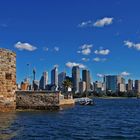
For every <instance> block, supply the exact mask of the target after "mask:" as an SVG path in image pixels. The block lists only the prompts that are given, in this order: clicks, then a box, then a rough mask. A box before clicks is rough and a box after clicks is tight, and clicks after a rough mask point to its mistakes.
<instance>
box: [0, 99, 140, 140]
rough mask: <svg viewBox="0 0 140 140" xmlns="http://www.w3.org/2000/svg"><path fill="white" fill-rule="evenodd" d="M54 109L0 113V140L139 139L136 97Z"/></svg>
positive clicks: (139, 104) (139, 102) (139, 101)
mask: <svg viewBox="0 0 140 140" xmlns="http://www.w3.org/2000/svg"><path fill="white" fill-rule="evenodd" d="M95 103H96V105H95V106H80V105H75V106H73V107H68V108H64V109H63V110H60V111H56V112H47V111H32V112H27V111H19V112H13V113H0V140H92V139H93V140H140V99H95Z"/></svg>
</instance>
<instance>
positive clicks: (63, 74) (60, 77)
mask: <svg viewBox="0 0 140 140" xmlns="http://www.w3.org/2000/svg"><path fill="white" fill-rule="evenodd" d="M65 80H66V72H61V73H59V75H58V86H59V87H62V85H63V82H64V81H65Z"/></svg>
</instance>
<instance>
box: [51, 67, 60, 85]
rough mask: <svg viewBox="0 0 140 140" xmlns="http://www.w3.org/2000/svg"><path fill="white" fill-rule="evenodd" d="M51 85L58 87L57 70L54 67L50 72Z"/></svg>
mask: <svg viewBox="0 0 140 140" xmlns="http://www.w3.org/2000/svg"><path fill="white" fill-rule="evenodd" d="M51 85H54V86H56V87H58V68H57V67H54V69H52V71H51Z"/></svg>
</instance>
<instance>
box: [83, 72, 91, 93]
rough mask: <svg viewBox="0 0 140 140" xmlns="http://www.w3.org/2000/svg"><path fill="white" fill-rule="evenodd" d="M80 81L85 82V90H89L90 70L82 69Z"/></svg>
mask: <svg viewBox="0 0 140 140" xmlns="http://www.w3.org/2000/svg"><path fill="white" fill-rule="evenodd" d="M82 81H84V82H86V91H90V72H89V70H82Z"/></svg>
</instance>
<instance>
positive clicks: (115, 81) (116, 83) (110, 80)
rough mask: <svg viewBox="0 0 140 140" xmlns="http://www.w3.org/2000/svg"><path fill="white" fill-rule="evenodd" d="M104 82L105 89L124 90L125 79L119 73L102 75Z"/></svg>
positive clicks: (112, 90) (114, 91) (113, 91)
mask: <svg viewBox="0 0 140 140" xmlns="http://www.w3.org/2000/svg"><path fill="white" fill-rule="evenodd" d="M104 82H105V84H106V91H111V92H112V93H116V92H118V91H125V90H126V88H125V79H124V78H123V77H121V76H120V75H107V76H105V77H104Z"/></svg>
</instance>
